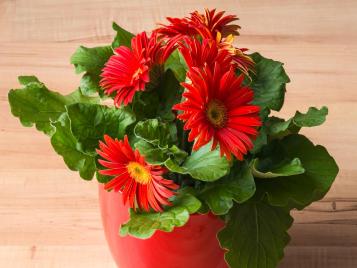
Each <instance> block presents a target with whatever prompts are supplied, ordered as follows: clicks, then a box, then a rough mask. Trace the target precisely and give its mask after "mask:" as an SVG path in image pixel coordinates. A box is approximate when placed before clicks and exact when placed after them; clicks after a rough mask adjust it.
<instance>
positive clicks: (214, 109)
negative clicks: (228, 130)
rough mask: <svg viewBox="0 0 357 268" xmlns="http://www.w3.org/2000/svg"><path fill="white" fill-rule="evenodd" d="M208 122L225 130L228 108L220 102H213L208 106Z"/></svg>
mask: <svg viewBox="0 0 357 268" xmlns="http://www.w3.org/2000/svg"><path fill="white" fill-rule="evenodd" d="M206 115H207V119H208V121H209V122H210V123H211V124H212V125H213V126H214V127H216V128H223V127H224V126H225V125H226V121H227V108H226V106H225V105H224V104H223V103H222V102H221V101H220V100H211V101H210V102H209V103H208V105H207V110H206Z"/></svg>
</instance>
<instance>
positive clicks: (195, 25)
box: [157, 9, 240, 40]
mask: <svg viewBox="0 0 357 268" xmlns="http://www.w3.org/2000/svg"><path fill="white" fill-rule="evenodd" d="M224 13H225V12H224V11H220V12H217V13H216V9H212V10H208V9H206V10H205V14H201V13H199V12H198V11H195V12H193V13H191V16H190V17H187V18H182V19H180V18H169V17H168V18H167V20H168V21H169V22H170V24H168V25H163V24H160V25H161V27H160V28H158V29H157V31H158V32H159V33H160V34H162V35H164V36H166V37H174V36H178V35H181V36H182V35H191V36H192V35H201V36H202V38H208V39H214V40H215V39H216V36H217V33H221V35H222V36H223V37H226V36H228V35H230V34H232V35H239V33H238V29H240V27H239V25H236V24H230V23H231V22H233V21H236V20H238V18H237V17H236V16H235V15H227V16H224Z"/></svg>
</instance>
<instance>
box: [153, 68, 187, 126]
mask: <svg viewBox="0 0 357 268" xmlns="http://www.w3.org/2000/svg"><path fill="white" fill-rule="evenodd" d="M156 90H157V92H158V96H159V99H160V103H159V107H158V111H157V113H158V115H159V117H160V118H161V119H163V120H168V121H172V120H174V119H175V118H176V116H175V114H174V113H173V112H172V106H174V105H175V104H177V103H179V102H180V101H181V98H182V93H183V88H182V87H181V86H180V83H179V81H178V80H177V79H176V77H175V75H174V73H173V72H172V71H171V70H167V71H166V72H165V74H164V75H163V76H162V77H161V81H160V83H159V86H158V88H157V89H156Z"/></svg>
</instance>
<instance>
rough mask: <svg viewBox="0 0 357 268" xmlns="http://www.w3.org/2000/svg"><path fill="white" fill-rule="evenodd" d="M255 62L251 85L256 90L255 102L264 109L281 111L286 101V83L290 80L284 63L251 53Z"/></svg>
mask: <svg viewBox="0 0 357 268" xmlns="http://www.w3.org/2000/svg"><path fill="white" fill-rule="evenodd" d="M250 56H251V58H252V59H253V60H254V62H255V74H252V75H251V77H252V81H251V83H250V87H251V88H252V89H253V90H254V101H253V103H254V104H256V105H259V106H260V107H261V108H262V109H267V108H268V109H271V110H275V111H279V110H280V109H281V107H282V106H283V103H284V96H285V91H286V83H288V82H290V79H289V77H288V76H287V74H286V73H285V70H284V68H283V63H281V62H278V61H274V60H271V59H267V58H264V57H263V56H262V55H260V54H259V53H253V54H252V55H250Z"/></svg>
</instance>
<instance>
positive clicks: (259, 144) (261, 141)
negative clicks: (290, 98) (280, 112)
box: [250, 109, 270, 154]
mask: <svg viewBox="0 0 357 268" xmlns="http://www.w3.org/2000/svg"><path fill="white" fill-rule="evenodd" d="M269 113H270V110H269V109H264V110H261V111H260V113H259V117H260V118H261V121H262V122H263V125H262V126H261V127H260V129H259V134H258V136H257V138H256V139H255V140H254V141H253V144H254V146H253V149H251V150H250V152H251V153H252V154H256V153H258V152H259V151H260V150H261V149H262V148H263V146H264V145H266V144H267V143H268V131H267V127H266V125H265V123H266V121H267V120H268V115H269Z"/></svg>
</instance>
